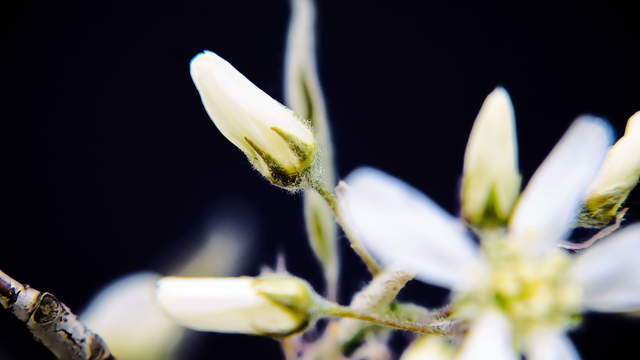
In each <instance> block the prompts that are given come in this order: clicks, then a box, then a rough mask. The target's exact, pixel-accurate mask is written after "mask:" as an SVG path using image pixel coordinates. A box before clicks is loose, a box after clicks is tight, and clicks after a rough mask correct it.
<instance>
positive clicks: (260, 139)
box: [191, 51, 317, 189]
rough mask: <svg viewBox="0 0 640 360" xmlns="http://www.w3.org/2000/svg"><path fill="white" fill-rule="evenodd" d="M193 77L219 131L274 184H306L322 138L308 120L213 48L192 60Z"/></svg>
mask: <svg viewBox="0 0 640 360" xmlns="http://www.w3.org/2000/svg"><path fill="white" fill-rule="evenodd" d="M191 77H192V78H193V82H194V83H195V85H196V87H197V88H198V91H199V93H200V97H201V98H202V103H203V104H204V107H205V109H206V110H207V113H208V114H209V117H211V119H212V120H213V122H214V124H215V125H216V126H217V127H218V130H220V132H221V133H222V134H223V135H224V136H225V137H226V138H227V139H229V141H231V142H232V143H233V144H234V145H235V146H237V147H238V148H239V149H240V150H242V152H244V154H245V155H246V156H247V158H248V159H249V161H251V163H252V164H253V166H255V168H256V169H257V170H258V171H259V172H260V173H262V175H264V176H265V177H266V178H267V179H269V180H270V181H271V182H272V183H273V184H274V185H277V186H280V187H284V188H287V189H295V188H297V187H299V186H300V184H301V182H302V181H303V180H304V176H305V175H306V173H307V171H308V170H309V168H310V167H311V165H312V164H313V161H314V159H315V153H316V147H317V145H316V141H315V138H314V136H313V133H312V131H311V130H310V129H309V126H308V125H307V124H306V123H305V120H303V119H301V118H300V117H298V116H297V115H296V114H294V113H293V112H292V111H291V110H289V109H288V108H286V107H285V106H284V105H282V104H280V103H279V102H277V101H276V100H274V99H273V98H272V97H270V96H269V95H267V94H266V93H265V92H264V91H262V90H260V89H259V88H258V87H257V86H255V85H254V84H253V83H252V82H251V81H249V80H248V79H247V78H246V77H244V76H243V75H242V74H241V73H240V72H239V71H238V70H236V69H235V68H234V67H233V66H231V64H229V63H228V62H227V61H225V60H224V59H222V58H221V57H220V56H218V55H216V54H214V53H213V52H210V51H205V52H203V53H201V54H199V55H197V56H196V57H195V58H193V60H192V61H191Z"/></svg>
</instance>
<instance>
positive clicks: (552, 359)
mask: <svg viewBox="0 0 640 360" xmlns="http://www.w3.org/2000/svg"><path fill="white" fill-rule="evenodd" d="M526 353H527V360H579V359H580V355H579V354H578V352H577V351H576V348H575V347H574V346H573V343H572V342H571V340H570V339H569V338H568V337H567V336H566V335H565V334H563V333H562V332H559V331H553V330H550V331H541V332H539V333H537V334H535V335H533V336H532V338H531V339H530V340H529V342H528V343H527V344H526Z"/></svg>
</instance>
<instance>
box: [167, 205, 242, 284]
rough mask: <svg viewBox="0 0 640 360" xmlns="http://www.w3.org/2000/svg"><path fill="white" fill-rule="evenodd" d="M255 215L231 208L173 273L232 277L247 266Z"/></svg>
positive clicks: (210, 228)
mask: <svg viewBox="0 0 640 360" xmlns="http://www.w3.org/2000/svg"><path fill="white" fill-rule="evenodd" d="M251 215H252V214H250V213H248V212H246V211H240V210H235V209H231V210H230V211H229V213H227V214H225V215H224V216H221V215H218V217H220V220H218V221H216V222H215V223H213V224H212V225H210V226H209V227H208V229H207V230H206V232H205V234H204V236H205V239H204V241H201V242H199V243H197V244H196V246H195V248H194V249H192V250H191V249H190V250H191V251H190V252H189V254H188V256H186V257H184V258H180V259H179V260H180V261H179V263H178V265H177V266H174V270H173V271H172V272H171V275H178V276H228V275H235V274H237V273H238V272H239V271H240V270H241V269H242V267H244V266H247V262H248V261H247V260H248V258H249V257H250V256H251V250H252V248H253V245H254V234H253V228H254V227H253V226H252V225H253V224H254V222H253V219H252V216H251Z"/></svg>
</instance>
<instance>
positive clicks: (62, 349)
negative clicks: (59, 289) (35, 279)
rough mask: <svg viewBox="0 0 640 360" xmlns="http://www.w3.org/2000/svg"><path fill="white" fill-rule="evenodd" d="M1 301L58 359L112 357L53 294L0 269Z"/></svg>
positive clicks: (101, 359) (100, 340) (96, 359)
mask: <svg viewBox="0 0 640 360" xmlns="http://www.w3.org/2000/svg"><path fill="white" fill-rule="evenodd" d="M0 304H1V305H2V307H3V308H5V309H7V310H9V311H10V312H11V313H12V314H13V315H15V316H16V317H17V318H18V320H20V321H21V322H23V323H24V324H25V325H26V326H27V328H28V329H29V331H31V333H32V334H33V337H34V338H35V339H36V340H37V341H39V342H41V343H42V344H44V346H46V347H47V348H48V349H49V350H50V351H51V352H52V353H53V354H54V355H55V356H56V357H57V358H58V359H61V360H114V359H115V358H114V357H113V355H111V352H110V351H109V349H108V348H107V345H106V344H105V343H104V341H103V340H102V339H101V338H100V336H98V335H97V334H95V333H94V332H92V331H91V330H89V329H88V328H87V327H86V326H85V325H84V324H83V323H81V322H80V321H79V320H78V319H77V318H76V316H75V315H74V314H73V313H72V312H71V310H70V309H69V308H68V307H67V305H65V304H63V303H62V302H61V301H60V300H58V299H57V298H56V297H55V296H53V295H52V294H50V293H48V292H40V291H38V290H36V289H34V288H31V287H29V285H23V284H21V283H20V282H18V281H16V280H14V279H12V278H11V277H10V276H9V275H7V274H5V273H4V272H2V271H0Z"/></svg>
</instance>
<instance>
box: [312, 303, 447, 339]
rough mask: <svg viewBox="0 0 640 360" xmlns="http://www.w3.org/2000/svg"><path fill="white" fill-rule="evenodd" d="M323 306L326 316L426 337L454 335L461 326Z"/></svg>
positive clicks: (326, 304)
mask: <svg viewBox="0 0 640 360" xmlns="http://www.w3.org/2000/svg"><path fill="white" fill-rule="evenodd" d="M323 305H324V306H323V308H322V312H323V315H325V316H339V317H344V318H350V319H356V320H362V321H368V322H372V323H375V324H378V325H383V326H387V327H391V328H394V329H399V330H405V331H411V332H415V333H419V334H425V335H441V336H449V335H454V334H455V332H456V330H457V329H458V328H459V324H460V323H459V322H457V321H451V320H445V319H440V320H438V321H436V322H434V323H431V324H423V323H418V322H414V321H409V320H401V319H396V318H393V317H389V316H384V315H377V314H373V313H369V312H365V311H361V310H356V309H353V308H350V307H347V306H342V305H339V304H336V303H332V302H329V301H326V302H325V303H324V304H323Z"/></svg>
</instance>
